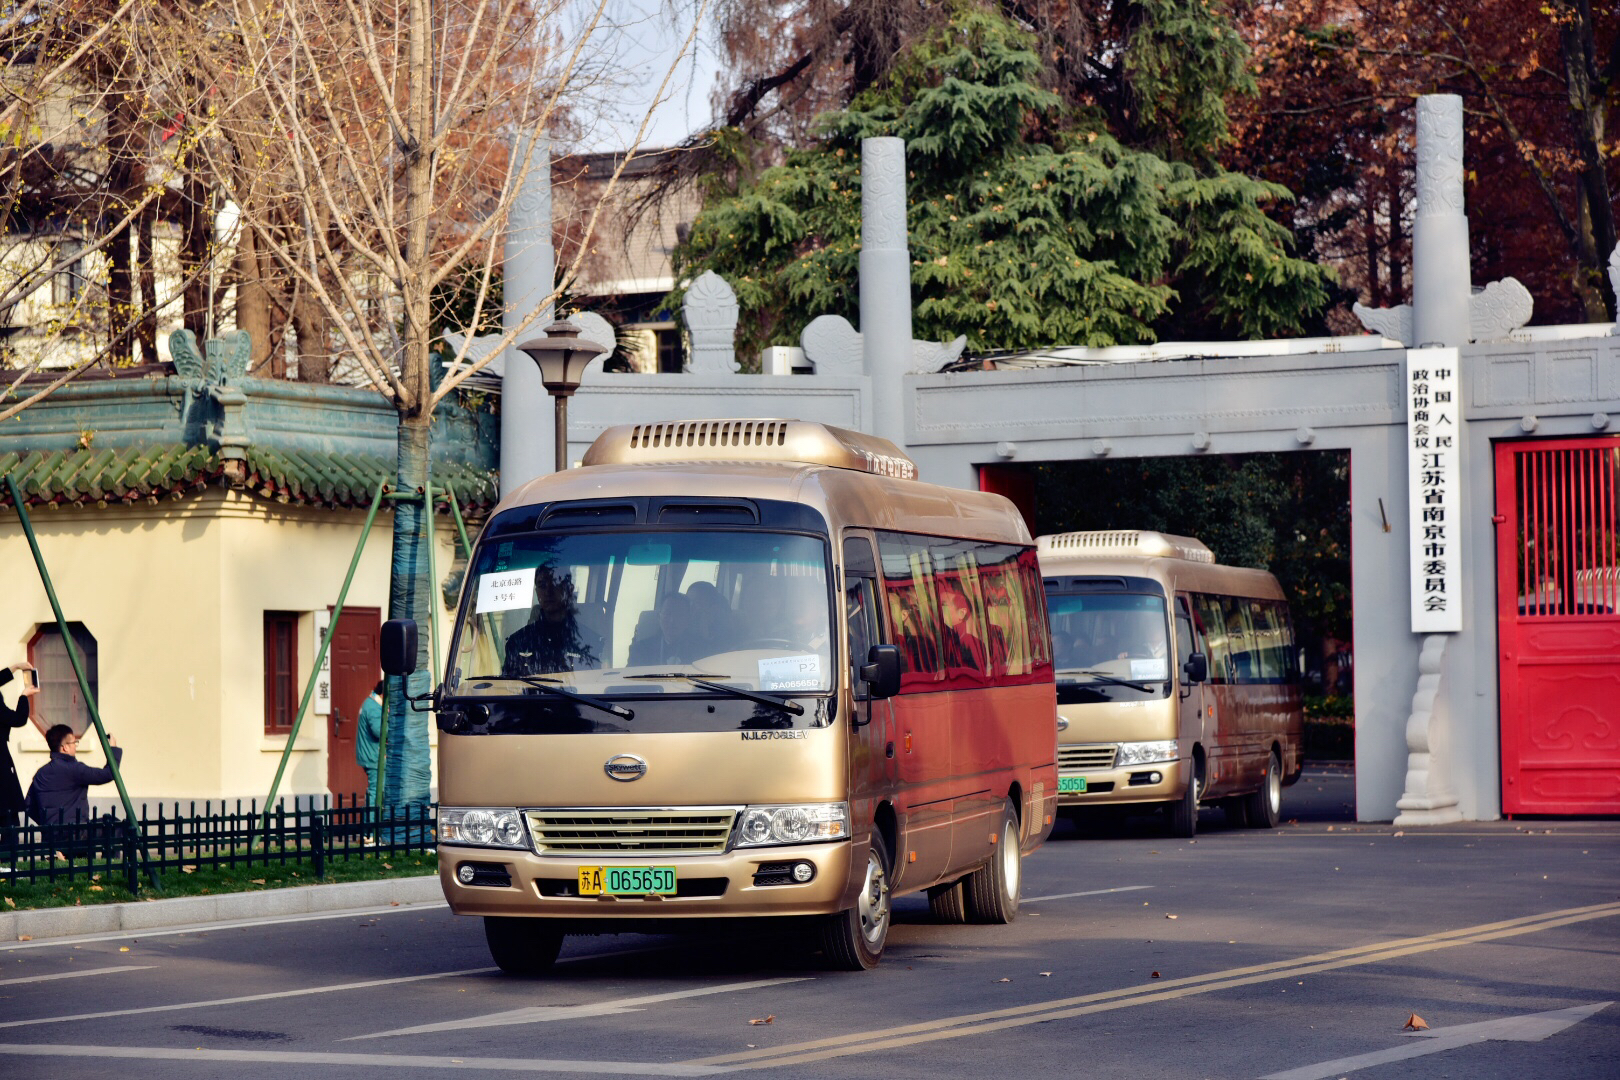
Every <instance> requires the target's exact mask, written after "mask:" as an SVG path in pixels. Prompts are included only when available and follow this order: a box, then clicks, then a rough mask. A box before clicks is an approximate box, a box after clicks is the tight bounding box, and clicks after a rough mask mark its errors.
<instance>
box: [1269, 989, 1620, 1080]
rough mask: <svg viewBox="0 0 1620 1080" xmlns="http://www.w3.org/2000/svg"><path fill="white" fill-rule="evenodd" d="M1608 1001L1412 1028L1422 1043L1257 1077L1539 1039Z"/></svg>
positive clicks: (1331, 1072)
mask: <svg viewBox="0 0 1620 1080" xmlns="http://www.w3.org/2000/svg"><path fill="white" fill-rule="evenodd" d="M1612 1004H1614V1002H1612V1001H1600V1002H1597V1003H1596V1004H1594V1005H1576V1006H1574V1007H1573V1008H1569V1009H1554V1010H1553V1011H1551V1012H1541V1013H1526V1014H1524V1015H1523V1016H1504V1017H1502V1018H1501V1019H1500V1020H1482V1021H1480V1022H1479V1023H1477V1024H1457V1025H1455V1026H1453V1027H1443V1028H1431V1029H1429V1030H1428V1031H1414V1032H1412V1034H1413V1035H1416V1036H1420V1037H1421V1038H1422V1039H1423V1040H1424V1041H1423V1042H1417V1043H1410V1042H1409V1043H1406V1044H1404V1045H1402V1046H1392V1047H1390V1048H1389V1049H1388V1050H1374V1051H1373V1052H1372V1053H1370V1054H1357V1055H1355V1056H1354V1057H1345V1058H1338V1059H1336V1060H1334V1061H1319V1062H1317V1063H1316V1064H1315V1065H1302V1066H1300V1067H1299V1068H1297V1069H1286V1070H1284V1071H1282V1072H1275V1073H1271V1074H1269V1075H1267V1076H1264V1077H1262V1078H1261V1080H1326V1078H1327V1077H1336V1076H1342V1075H1344V1074H1345V1073H1350V1072H1356V1071H1357V1070H1359V1069H1370V1068H1372V1067H1373V1066H1374V1065H1387V1064H1389V1063H1390V1062H1392V1061H1405V1060H1406V1059H1407V1058H1415V1057H1422V1056H1423V1055H1425V1054H1438V1053H1440V1052H1441V1051H1442V1050H1455V1049H1457V1048H1458V1047H1462V1046H1475V1045H1478V1044H1479V1043H1482V1042H1490V1041H1491V1040H1493V1039H1499V1040H1503V1041H1506V1042H1540V1041H1541V1040H1543V1039H1545V1038H1547V1037H1548V1036H1550V1035H1556V1034H1558V1033H1559V1032H1560V1031H1563V1030H1564V1029H1565V1028H1567V1027H1571V1026H1573V1025H1575V1024H1578V1023H1580V1022H1581V1021H1582V1020H1585V1019H1586V1018H1587V1017H1588V1016H1591V1015H1592V1014H1593V1013H1595V1012H1597V1011H1599V1010H1600V1009H1604V1008H1607V1007H1608V1006H1610V1005H1612Z"/></svg>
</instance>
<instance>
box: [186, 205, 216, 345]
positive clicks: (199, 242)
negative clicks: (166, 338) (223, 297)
mask: <svg viewBox="0 0 1620 1080" xmlns="http://www.w3.org/2000/svg"><path fill="white" fill-rule="evenodd" d="M181 206H182V207H183V210H182V212H181V220H180V273H181V274H182V275H184V277H185V281H186V287H185V293H184V296H183V299H182V307H181V323H182V325H183V326H185V328H186V329H187V330H190V331H191V332H192V333H193V334H196V335H197V340H198V341H199V342H201V341H203V340H204V339H206V338H207V337H208V312H209V304H210V302H211V301H212V299H213V297H212V294H211V293H212V291H211V290H210V289H209V277H210V275H209V272H208V259H209V257H210V255H211V254H212V253H211V252H210V251H209V248H210V246H211V245H210V243H209V241H211V240H212V239H213V235H214V216H213V214H212V213H210V212H209V198H208V189H207V188H205V187H203V185H202V182H201V181H200V180H198V179H197V178H196V176H194V175H187V177H186V180H185V185H184V197H183V198H182V200H181Z"/></svg>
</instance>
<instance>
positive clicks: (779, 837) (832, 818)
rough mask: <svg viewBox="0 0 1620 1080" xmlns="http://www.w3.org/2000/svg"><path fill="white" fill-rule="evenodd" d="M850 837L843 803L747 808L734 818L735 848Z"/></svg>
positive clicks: (845, 808)
mask: <svg viewBox="0 0 1620 1080" xmlns="http://www.w3.org/2000/svg"><path fill="white" fill-rule="evenodd" d="M848 836H849V807H848V806H847V805H846V804H844V803H802V804H795V805H792V806H750V807H749V808H748V809H746V810H744V811H743V812H742V815H741V816H740V817H738V819H737V831H736V846H737V847H763V846H765V845H767V844H805V843H810V842H812V841H816V840H843V839H845V838H846V837H848Z"/></svg>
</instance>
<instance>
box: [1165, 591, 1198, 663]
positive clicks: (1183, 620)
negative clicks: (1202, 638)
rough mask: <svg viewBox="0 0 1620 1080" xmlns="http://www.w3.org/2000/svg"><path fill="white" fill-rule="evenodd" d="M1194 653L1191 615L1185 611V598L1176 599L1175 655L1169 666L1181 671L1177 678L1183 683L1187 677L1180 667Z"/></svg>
mask: <svg viewBox="0 0 1620 1080" xmlns="http://www.w3.org/2000/svg"><path fill="white" fill-rule="evenodd" d="M1195 651H1197V650H1195V649H1194V648H1193V634H1192V614H1191V613H1190V612H1188V610H1187V600H1186V598H1185V597H1177V598H1176V655H1175V658H1174V659H1173V660H1172V661H1171V665H1172V667H1173V669H1174V670H1177V671H1181V674H1180V675H1179V676H1178V677H1179V678H1180V679H1181V681H1182V682H1183V683H1185V682H1186V681H1187V675H1186V672H1185V671H1184V670H1182V665H1183V664H1185V663H1186V662H1187V657H1189V656H1191V655H1192V654H1193V653H1194V652H1195Z"/></svg>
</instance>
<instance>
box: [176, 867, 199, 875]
mask: <svg viewBox="0 0 1620 1080" xmlns="http://www.w3.org/2000/svg"><path fill="white" fill-rule="evenodd" d="M180 872H181V873H182V874H195V873H196V872H197V868H196V867H195V866H182V867H181V868H180Z"/></svg>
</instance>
